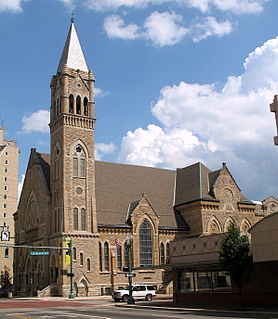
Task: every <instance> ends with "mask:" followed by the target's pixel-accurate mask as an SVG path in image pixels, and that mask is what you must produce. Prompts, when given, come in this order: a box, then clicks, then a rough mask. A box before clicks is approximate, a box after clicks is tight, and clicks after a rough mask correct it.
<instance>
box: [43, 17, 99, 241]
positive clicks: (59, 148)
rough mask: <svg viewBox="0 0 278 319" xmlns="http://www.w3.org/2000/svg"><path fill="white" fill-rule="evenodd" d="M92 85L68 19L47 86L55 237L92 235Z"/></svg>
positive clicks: (93, 201) (93, 225) (93, 204)
mask: <svg viewBox="0 0 278 319" xmlns="http://www.w3.org/2000/svg"><path fill="white" fill-rule="evenodd" d="M94 81H95V80H94V75H93V72H92V71H91V70H89V69H88V66H87V63H86V60H85V57H84V54H83V51H82V48H81V45H80V42H79V39H78V36H77V33H76V30H75V26H74V23H73V20H72V21H71V25H70V29H69V32H68V36H67V39H66V43H65V46H64V50H63V53H62V56H61V59H60V63H59V66H58V70H57V73H56V75H54V76H53V77H52V80H51V84H50V87H51V108H50V124H49V126H50V134H51V150H50V157H51V158H50V189H51V194H52V199H51V202H52V203H51V212H50V215H51V226H50V228H51V229H50V234H51V235H52V236H54V237H56V236H55V234H57V237H61V235H62V236H63V237H64V236H70V235H73V234H74V236H75V237H82V236H85V234H87V235H89V234H92V233H96V232H97V226H96V220H95V217H94V216H95V168H94V123H95V118H94V108H95V103H94Z"/></svg>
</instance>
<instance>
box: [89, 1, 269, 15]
mask: <svg viewBox="0 0 278 319" xmlns="http://www.w3.org/2000/svg"><path fill="white" fill-rule="evenodd" d="M267 1H269V0H87V1H86V3H85V5H86V6H87V8H88V9H92V10H96V11H105V10H117V9H119V8H121V7H126V8H136V9H144V8H146V7H147V6H151V5H161V4H165V3H169V4H177V5H179V6H182V5H183V6H184V7H189V8H195V9H198V10H200V11H202V12H209V11H211V10H212V9H217V10H220V11H226V12H232V13H234V14H252V13H259V12H261V11H262V10H263V5H264V3H265V2H267Z"/></svg>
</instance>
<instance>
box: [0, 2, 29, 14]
mask: <svg viewBox="0 0 278 319" xmlns="http://www.w3.org/2000/svg"><path fill="white" fill-rule="evenodd" d="M25 1H28V0H1V1H0V12H4V11H10V12H12V13H20V12H22V11H23V9H22V4H23V2H25Z"/></svg>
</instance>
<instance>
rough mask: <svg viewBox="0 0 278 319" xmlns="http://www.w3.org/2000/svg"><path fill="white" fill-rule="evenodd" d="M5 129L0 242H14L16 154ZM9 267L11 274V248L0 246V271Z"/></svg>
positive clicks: (0, 153)
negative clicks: (6, 137)
mask: <svg viewBox="0 0 278 319" xmlns="http://www.w3.org/2000/svg"><path fill="white" fill-rule="evenodd" d="M4 134H5V129H4V128H3V127H0V190H1V191H0V235H1V237H0V243H1V245H4V244H8V245H11V244H13V243H14V222H13V214H14V213H15V211H16V208H17V199H18V157H19V156H18V155H19V149H18V147H17V144H16V141H12V140H8V139H5V136H4ZM5 265H6V266H8V267H9V268H10V271H9V272H10V275H12V273H13V272H12V266H13V249H12V248H10V247H2V246H1V247H0V271H2V270H3V268H4V266H5Z"/></svg>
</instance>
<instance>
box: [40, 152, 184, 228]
mask: <svg viewBox="0 0 278 319" xmlns="http://www.w3.org/2000/svg"><path fill="white" fill-rule="evenodd" d="M37 154H38V157H39V160H40V163H41V167H42V170H43V173H44V175H45V178H46V180H47V181H48V186H49V174H50V170H49V163H50V156H49V154H44V153H37ZM95 170H96V206H97V220H98V224H99V225H103V226H104V225H118V226H123V225H126V214H127V210H128V206H129V204H130V203H133V202H135V201H138V200H139V199H140V198H141V197H142V194H143V193H144V194H146V196H147V198H148V200H149V202H150V204H151V205H152V207H153V209H154V210H155V212H156V213H157V215H158V216H159V225H160V227H161V228H164V227H166V228H167V227H169V228H176V227H178V228H187V225H186V223H185V222H184V220H183V219H182V217H181V216H180V215H179V213H178V212H175V211H174V209H173V202H174V189H175V171H173V170H166V169H160V168H153V167H144V166H137V165H127V164H117V163H110V162H102V161H96V162H95Z"/></svg>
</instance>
